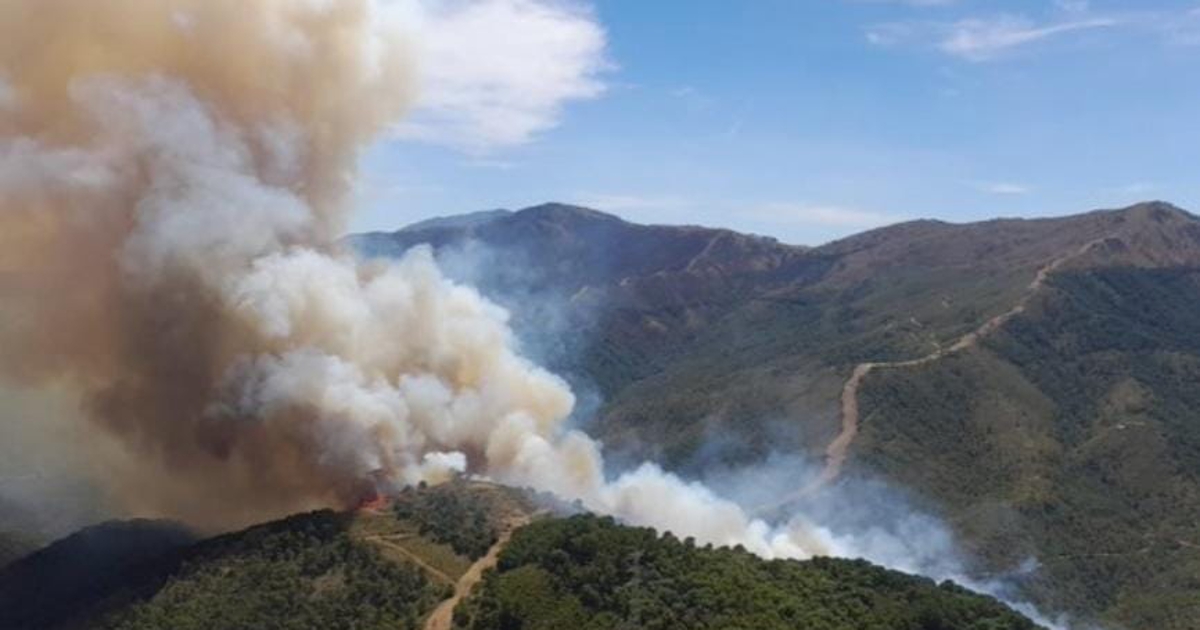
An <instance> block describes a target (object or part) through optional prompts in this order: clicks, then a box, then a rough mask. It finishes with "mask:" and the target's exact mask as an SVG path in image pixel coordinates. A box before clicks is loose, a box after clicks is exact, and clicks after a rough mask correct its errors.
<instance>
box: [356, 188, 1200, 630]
mask: <svg viewBox="0 0 1200 630" xmlns="http://www.w3.org/2000/svg"><path fill="white" fill-rule="evenodd" d="M363 239H364V240H363V241H362V242H360V244H362V243H369V244H370V247H367V249H368V250H369V251H371V252H374V253H377V254H379V253H386V254H389V255H390V254H395V253H397V252H399V251H402V250H403V249H404V248H406V247H409V246H412V245H414V244H417V243H422V242H429V243H432V244H433V245H436V246H438V247H439V248H440V251H441V252H442V255H443V256H444V257H445V258H446V259H447V260H448V261H450V262H451V263H454V264H456V265H459V267H458V268H464V267H463V265H464V260H465V261H468V262H471V261H474V262H476V263H478V261H480V260H483V261H485V263H486V264H484V265H482V266H483V267H484V268H485V269H489V270H494V269H502V270H504V269H507V270H510V271H508V272H506V271H499V272H488V273H483V274H479V273H476V272H474V271H472V272H464V273H463V274H462V277H463V279H465V280H467V281H471V282H475V283H477V284H478V285H479V286H481V288H482V289H483V290H484V291H485V292H487V293H489V294H490V295H492V296H493V297H495V298H496V299H498V300H500V301H502V302H504V303H505V304H506V305H507V306H509V307H510V308H512V309H513V310H514V317H515V321H516V322H517V324H518V330H519V331H520V332H522V333H523V334H524V338H525V339H526V342H527V344H529V345H532V346H533V347H535V348H537V349H543V350H544V349H545V346H546V345H547V342H546V339H547V338H548V337H549V338H552V339H556V340H560V343H559V344H558V345H554V344H549V346H550V350H552V351H551V352H548V353H545V354H544V356H545V357H547V358H548V360H549V363H550V365H551V367H553V368H555V369H557V370H559V371H562V372H563V373H565V374H567V375H568V376H569V377H570V378H571V379H572V380H573V381H574V382H575V383H576V384H577V386H578V389H579V391H580V392H582V393H583V394H584V399H583V400H584V402H585V403H587V402H588V401H589V400H592V398H589V397H588V395H589V393H591V392H593V391H595V392H597V393H598V396H596V397H594V398H595V399H598V400H599V401H601V404H600V405H599V406H598V408H596V409H594V410H593V409H591V408H589V409H587V414H588V417H587V420H588V425H587V426H588V430H589V431H590V432H593V433H595V434H596V435H597V436H598V437H600V438H601V439H602V440H603V441H604V443H605V445H606V447H607V448H608V450H609V451H610V452H613V453H616V454H618V456H620V455H625V456H627V457H628V458H630V459H635V460H636V459H639V458H642V457H652V458H655V459H657V460H658V461H662V462H664V463H665V464H666V465H667V466H668V467H670V468H672V469H675V470H679V471H682V472H685V473H694V474H703V473H704V472H705V471H706V470H708V469H709V468H710V467H711V466H712V465H713V464H714V463H718V464H732V465H738V464H753V463H757V462H761V461H763V459H764V458H765V457H767V456H769V455H771V454H785V455H792V454H797V453H799V454H802V455H805V456H807V457H808V459H809V460H810V461H811V462H813V463H817V464H819V463H820V462H822V461H823V458H824V457H825V454H826V449H827V447H829V446H830V445H831V443H833V442H834V439H835V437H837V436H839V435H840V434H844V435H845V437H847V440H848V441H847V448H846V453H847V456H848V458H849V459H848V462H847V465H846V467H845V470H846V472H847V473H848V474H851V475H865V476H867V477H870V478H876V479H883V480H885V481H888V482H890V483H892V484H894V486H895V487H898V488H902V489H904V490H905V491H907V492H910V493H912V494H913V496H915V497H917V498H918V500H919V501H921V502H922V503H923V504H925V505H927V506H929V509H931V510H933V511H935V512H939V513H943V514H946V515H947V516H948V517H949V520H950V523H951V525H952V526H953V527H954V528H955V529H956V531H957V533H958V534H959V535H960V538H961V540H962V542H963V544H964V545H965V546H967V547H968V548H970V549H972V550H974V551H975V552H977V554H978V556H979V558H980V559H981V563H980V566H981V567H982V568H986V569H988V570H997V569H1000V570H1013V571H1016V570H1018V569H1019V571H1017V573H1016V574H1017V575H1020V576H1024V577H1023V578H1022V579H1023V580H1024V585H1025V587H1026V589H1027V591H1028V593H1029V596H1030V597H1033V598H1034V599H1037V600H1039V601H1041V602H1043V603H1045V604H1046V605H1047V607H1048V608H1050V609H1060V610H1068V611H1071V612H1073V613H1075V614H1077V615H1081V616H1083V617H1085V618H1086V617H1089V616H1092V615H1099V616H1102V617H1104V618H1106V619H1110V620H1115V621H1118V622H1121V623H1128V624H1129V625H1130V626H1132V627H1144V626H1145V625H1146V624H1151V625H1152V626H1157V627H1164V628H1181V629H1182V628H1188V627H1189V625H1188V624H1190V623H1191V622H1190V620H1191V619H1192V618H1193V617H1194V615H1193V614H1192V612H1193V611H1196V610H1200V601H1195V597H1196V595H1195V593H1197V592H1200V588H1198V586H1197V582H1196V579H1197V578H1196V576H1198V575H1200V567H1198V566H1197V565H1196V563H1197V562H1198V561H1200V557H1198V556H1200V547H1198V546H1197V545H1198V544H1200V540H1198V539H1200V532H1197V531H1196V530H1195V527H1194V526H1193V525H1192V524H1193V523H1196V522H1200V518H1198V516H1200V513H1198V511H1197V510H1198V509H1200V508H1198V507H1197V506H1198V505H1200V501H1198V500H1197V499H1196V496H1197V494H1198V493H1200V485H1198V484H1197V483H1196V479H1197V477H1200V461H1198V458H1197V457H1196V455H1195V453H1196V448H1197V447H1196V444H1195V442H1196V436H1195V435H1194V430H1195V427H1197V426H1200V415H1198V413H1200V412H1197V410H1198V409H1200V405H1197V404H1196V403H1197V402H1198V401H1197V400H1195V397H1196V391H1198V390H1200V388H1197V387H1196V386H1195V384H1196V383H1197V382H1200V381H1198V379H1197V373H1198V372H1197V367H1196V362H1197V354H1196V352H1195V340H1196V339H1200V334H1197V333H1200V288H1198V286H1197V282H1196V280H1195V275H1196V271H1195V270H1196V269H1198V268H1200V221H1198V220H1197V219H1196V217H1194V216H1192V215H1191V214H1189V213H1187V212H1185V211H1183V210H1180V209H1178V208H1175V207H1173V206H1171V205H1170V204H1166V203H1161V202H1153V203H1145V204H1138V205H1136V206H1132V207H1129V208H1124V209H1119V210H1102V211H1094V212H1089V213H1086V214H1080V215H1074V216H1067V217H1061V218H1052V219H1034V220H1023V219H998V220H993V221H986V222H981V223H971V224H962V225H955V224H948V223H943V222H938V221H914V222H910V223H905V224H900V225H895V226H891V227H886V228H882V229H878V230H873V231H870V232H866V233H863V234H860V235H857V236H852V237H850V238H847V239H843V240H841V241H837V242H834V243H830V244H828V245H824V246H821V247H816V248H799V247H791V246H788V245H784V244H780V243H777V242H775V241H772V240H770V239H759V238H755V237H748V236H743V235H736V234H733V233H729V232H726V231H721V230H705V229H703V228H692V227H664V226H639V225H635V224H630V223H626V222H623V221H620V220H619V219H616V218H615V217H611V216H607V215H602V214H599V213H596V212H594V211H590V210H586V209H580V208H573V207H569V206H559V205H554V204H551V205H548V206H540V207H535V208H530V209H527V210H523V211H519V212H515V213H501V214H493V215H487V216H484V217H480V218H478V219H477V220H472V221H470V222H468V225H467V226H465V227H464V226H462V225H456V224H454V223H443V224H438V225H435V226H433V227H432V228H422V229H416V230H411V231H410V230H402V231H400V232H398V233H395V234H375V235H369V236H367V237H363ZM389 248H390V249H389ZM499 263H504V264H499ZM452 268H453V267H452ZM465 268H466V269H476V268H475V267H472V266H471V265H470V264H466V265H465ZM512 269H517V270H518V271H517V272H516V273H512V272H511V270H512ZM496 273H500V274H501V276H500V277H497V276H496ZM506 273H507V274H509V275H504V274H506ZM548 304H549V305H552V306H549V307H548V306H547V305H548ZM522 322H526V324H525V325H524V327H522ZM563 322H565V324H564V323H563ZM980 331H984V333H983V334H980ZM539 358H540V357H539ZM868 363H876V364H887V365H904V364H911V365H908V366H907V367H904V368H902V369H901V368H897V369H887V368H881V369H877V370H874V371H871V372H870V374H868V375H867V376H866V377H864V378H863V379H862V383H861V384H860V385H859V392H860V393H859V394H858V395H856V396H854V397H853V398H855V401H854V402H855V403H857V404H858V405H859V406H860V407H861V414H860V415H861V418H860V419H859V420H860V421H861V426H859V427H856V429H857V431H858V434H857V436H856V435H855V434H854V433H853V432H851V433H849V434H846V427H845V426H844V424H843V421H844V420H845V414H844V413H843V411H844V405H845V400H844V396H845V391H844V389H845V387H846V385H847V383H848V382H849V380H850V378H851V375H852V374H853V373H854V371H855V369H856V367H859V366H862V365H864V364H868ZM593 411H594V414H593V413H592V412H593ZM593 415H594V418H593ZM833 481H835V482H836V475H834V479H833ZM1039 562H1040V565H1037V563H1039ZM1031 566H1037V567H1038V568H1037V569H1036V570H1034V571H1032V572H1031V571H1029V568H1030V567H1031Z"/></svg>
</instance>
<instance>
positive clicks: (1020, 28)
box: [939, 16, 1120, 61]
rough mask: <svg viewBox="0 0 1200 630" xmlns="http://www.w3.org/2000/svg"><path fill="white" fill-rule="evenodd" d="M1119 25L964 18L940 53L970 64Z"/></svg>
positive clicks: (1094, 20)
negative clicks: (1022, 47)
mask: <svg viewBox="0 0 1200 630" xmlns="http://www.w3.org/2000/svg"><path fill="white" fill-rule="evenodd" d="M1118 24H1120V22H1119V21H1117V20H1115V19H1113V18H1090V19H1083V20H1074V21H1069V22H1058V23H1054V24H1034V23H1033V22H1031V21H1029V20H1027V19H1025V18H1020V17H1012V16H1001V17H998V18H991V19H967V20H961V21H959V22H956V23H955V24H954V25H953V26H952V28H951V29H950V33H949V35H948V36H947V37H946V38H945V39H944V40H943V41H942V42H941V44H940V45H939V48H941V50H942V51H943V52H946V53H948V54H951V55H954V56H956V57H961V58H963V59H967V60H969V61H987V60H989V59H993V58H995V57H997V56H998V55H1000V54H1002V53H1004V52H1007V51H1009V50H1012V49H1015V48H1018V47H1021V46H1025V45H1027V44H1032V43H1035V42H1039V41H1042V40H1045V39H1049V38H1051V37H1055V36H1058V35H1065V34H1067V33H1074V32H1078V31H1087V30H1092V29H1098V28H1108V27H1112V26H1116V25H1118Z"/></svg>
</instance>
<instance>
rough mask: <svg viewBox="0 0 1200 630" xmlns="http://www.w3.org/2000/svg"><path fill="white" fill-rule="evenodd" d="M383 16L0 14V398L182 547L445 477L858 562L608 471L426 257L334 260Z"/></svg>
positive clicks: (639, 473)
mask: <svg viewBox="0 0 1200 630" xmlns="http://www.w3.org/2000/svg"><path fill="white" fill-rule="evenodd" d="M384 9H385V7H383V6H381V5H377V4H375V3H373V2H370V1H369V0H258V1H256V2H244V1H243V0H109V1H108V2H104V3H97V2H94V1H93V0H52V1H47V0H12V1H9V2H5V3H3V4H0V76H2V77H3V80H2V81H0V304H3V307H2V308H3V310H2V311H0V347H3V349H4V350H3V354H2V356H0V374H2V375H3V377H4V379H5V380H6V381H7V382H9V383H12V384H18V385H20V386H23V387H28V388H34V387H46V386H53V387H58V388H67V389H69V390H71V391H72V392H74V394H75V395H77V396H78V398H79V400H80V401H81V406H82V409H83V412H84V415H85V417H86V423H84V424H83V425H81V426H80V427H79V428H78V430H79V431H80V434H79V435H80V436H81V437H80V439H82V440H88V439H91V438H90V437H89V432H91V431H97V432H100V433H101V434H103V435H104V436H108V437H115V438H116V442H117V443H118V444H119V445H120V449H119V451H117V453H116V454H115V455H111V456H108V457H106V458H105V459H104V462H103V466H102V468H103V470H104V482H105V483H106V484H107V485H108V486H109V488H110V490H111V492H112V493H113V494H114V496H116V497H118V498H119V499H120V500H121V501H122V502H123V503H124V505H125V506H126V508H127V509H128V510H129V511H131V512H137V513H141V514H148V515H159V516H171V517H175V518H180V519H183V520H186V521H187V522H189V523H192V524H194V525H197V526H200V527H207V528H227V527H233V526H238V525H242V524H246V523H249V522H252V521H256V520H260V519H263V518H267V517H271V516H278V515H281V514H284V513H287V512H291V511H295V510H299V509H304V508H310V507H314V506H327V505H334V506H343V507H344V506H349V505H353V504H355V503H356V502H358V501H360V500H361V499H363V497H364V496H367V495H369V494H371V493H372V492H375V491H376V490H378V489H384V490H386V489H387V488H389V487H394V486H399V485H402V484H409V483H415V482H417V481H421V480H425V481H437V480H439V479H441V478H444V477H445V476H446V475H447V474H449V473H450V472H452V471H455V470H461V469H466V470H468V471H471V472H474V473H478V474H483V475H487V476H490V477H492V478H494V479H497V480H499V481H503V482H508V483H513V484H521V485H529V486H533V487H536V488H539V489H543V490H549V491H552V492H555V493H558V494H560V495H562V496H564V497H568V498H572V499H579V500H580V501H582V502H583V503H584V504H585V505H586V506H588V507H589V508H591V509H594V510H597V511H601V512H605V513H609V514H613V515H616V516H618V517H621V518H624V519H626V520H628V521H630V522H633V523H637V524H643V525H650V526H654V527H657V528H661V529H669V530H672V531H674V532H676V533H677V534H679V535H681V536H694V537H696V538H697V539H699V540H700V541H703V542H711V543H715V544H721V545H734V544H741V545H744V546H745V547H746V548H748V549H750V550H751V551H753V552H755V553H758V554H761V555H763V556H766V557H795V558H803V557H808V556H811V555H814V554H832V555H864V554H866V555H871V553H872V552H871V550H869V549H863V548H860V546H859V542H860V541H847V540H846V539H845V537H844V536H841V535H839V534H838V533H837V532H834V531H831V530H830V529H829V528H828V527H824V526H821V525H820V524H819V523H816V522H814V521H813V520H812V519H811V518H807V517H805V516H804V515H797V516H794V517H792V518H789V519H787V520H786V521H785V522H784V523H782V524H770V523H767V522H766V521H763V520H759V519H755V518H752V517H750V516H749V515H748V514H747V513H746V512H745V511H744V510H742V509H741V508H740V507H739V506H738V505H737V504H736V503H734V502H733V501H730V500H727V499H725V498H722V497H720V496H718V495H717V494H715V493H714V492H712V491H711V490H710V489H708V488H707V487H705V486H703V485H701V484H698V483H690V482H686V481H684V480H682V479H680V478H678V477H677V476H674V475H672V474H669V473H667V472H664V471H663V470H661V469H660V468H658V467H657V466H655V465H654V464H650V463H647V464H644V465H642V466H640V467H638V468H636V469H634V470H632V471H630V472H627V473H625V474H622V475H620V476H618V477H616V478H606V475H605V473H604V465H603V459H602V456H601V453H600V449H599V447H598V446H597V444H596V443H595V442H594V441H593V440H592V439H590V438H589V437H588V436H587V435H585V434H584V433H581V432H579V431H573V430H569V429H568V428H566V427H565V426H564V422H565V421H566V419H567V418H568V416H569V415H570V414H571V411H572V407H573V405H574V403H575V400H574V397H573V395H572V392H571V391H570V389H569V388H568V387H567V386H566V384H565V383H564V381H562V380H561V379H559V378H558V377H556V376H554V375H552V374H550V373H548V372H546V371H544V370H542V369H540V368H538V367H537V366H535V365H533V364H532V363H531V362H529V361H528V360H526V359H525V358H523V357H522V356H521V355H520V354H518V352H517V351H516V350H515V349H514V348H515V345H514V343H513V338H512V333H511V332H510V329H509V326H508V321H507V318H508V315H507V313H506V312H505V311H504V310H503V309H501V308H499V307H497V306H494V305H493V304H491V303H489V302H488V301H486V300H485V299H483V298H482V297H480V295H479V294H478V293H477V292H476V291H474V290H472V289H470V288H467V287H465V286H462V285H458V284H455V283H453V282H451V281H449V280H447V279H446V278H445V277H444V276H443V275H442V274H441V273H440V271H439V269H438V268H437V266H436V264H435V263H434V260H433V257H432V255H431V253H430V252H429V251H428V250H424V249H417V250H414V251H411V252H409V253H408V254H406V255H405V256H404V257H403V258H401V259H400V260H398V261H395V262H391V263H384V262H378V261H376V262H371V263H360V262H359V261H357V260H356V259H355V258H354V257H353V256H352V255H350V254H349V253H347V252H344V251H342V250H341V249H340V248H339V245H338V241H337V237H338V236H339V235H340V233H341V229H342V226H343V225H344V223H345V219H346V213H347V208H346V203H345V200H346V195H347V192H348V191H349V189H350V185H351V183H352V181H353V177H354V171H355V163H356V157H357V155H358V152H359V151H360V150H361V149H362V148H363V147H364V146H365V145H366V144H367V143H369V142H371V141H373V140H375V139H376V138H378V136H379V135H380V134H381V133H382V132H383V131H384V130H385V129H386V128H387V126H388V125H390V124H393V123H394V122H395V121H396V120H397V119H398V118H399V117H400V115H401V114H402V113H403V111H404V109H405V106H406V104H407V103H408V101H409V96H410V93H411V92H412V91H413V89H414V88H415V86H413V85H412V82H411V80H410V73H411V65H410V61H411V60H410V59H409V57H408V55H407V54H406V53H405V48H404V46H403V45H402V42H398V41H397V40H396V39H395V38H393V37H391V36H390V35H389V29H390V28H391V26H392V25H391V24H390V23H389V17H388V15H387V12H386V11H385V10H384ZM12 421H14V420H13V419H12V417H11V416H8V417H6V418H5V422H12ZM25 421H27V420H25ZM876 555H877V554H876ZM892 564H897V563H896V562H892ZM918 568H919V567H918Z"/></svg>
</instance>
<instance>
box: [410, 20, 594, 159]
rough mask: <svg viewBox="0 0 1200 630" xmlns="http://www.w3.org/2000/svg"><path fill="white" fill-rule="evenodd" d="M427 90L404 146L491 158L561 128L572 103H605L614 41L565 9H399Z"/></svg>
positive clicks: (420, 98)
mask: <svg viewBox="0 0 1200 630" xmlns="http://www.w3.org/2000/svg"><path fill="white" fill-rule="evenodd" d="M386 6H387V7H388V9H389V11H394V12H395V15H396V16H397V17H398V18H400V19H398V22H399V23H400V24H403V25H405V26H406V27H407V29H408V32H407V34H408V35H409V37H410V39H411V41H412V46H413V49H414V52H415V53H416V70H417V75H418V79H419V82H420V85H419V87H418V94H417V101H416V105H415V108H414V111H413V113H412V115H411V116H410V117H409V118H408V119H407V120H406V121H405V122H404V123H402V124H401V125H400V126H398V127H397V128H396V129H395V133H396V135H397V136H398V137H400V138H405V139H410V140H418V141H422V142H428V143H432V144H439V145H445V146H450V147H454V148H458V149H462V150H464V151H467V152H469V153H475V154H479V153H484V152H487V151H489V150H491V149H494V148H497V147H502V146H506V145H515V144H521V143H524V142H527V141H529V140H530V139H531V138H532V137H533V136H534V135H535V134H537V133H538V132H541V131H544V130H546V129H549V128H551V127H553V126H555V125H556V124H558V121H559V118H560V116H561V111H562V108H563V106H564V104H565V103H567V102H570V101H573V100H580V99H589V98H594V97H596V96H599V95H600V94H601V93H603V92H604V90H605V84H604V82H603V80H602V75H603V73H604V72H605V71H606V70H607V69H608V68H609V67H610V64H609V63H608V61H607V58H606V46H607V43H606V40H607V38H606V35H605V32H604V29H603V28H602V27H601V26H600V24H599V23H598V21H597V19H596V17H595V15H593V13H592V12H591V11H589V10H587V9H586V8H585V7H584V6H583V5H581V4H578V3H575V2H564V1H560V0H476V1H473V2H444V3H443V2H432V1H429V0H395V1H394V2H391V3H389V4H387V5H386Z"/></svg>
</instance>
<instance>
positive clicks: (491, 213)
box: [400, 208, 513, 232]
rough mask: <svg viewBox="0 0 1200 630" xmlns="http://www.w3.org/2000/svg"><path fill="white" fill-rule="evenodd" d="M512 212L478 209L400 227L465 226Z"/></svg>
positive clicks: (452, 227) (412, 230)
mask: <svg viewBox="0 0 1200 630" xmlns="http://www.w3.org/2000/svg"><path fill="white" fill-rule="evenodd" d="M512 214H513V212H512V210H504V209H501V208H497V209H495V210H480V211H478V212H468V213H466V214H455V215H451V216H448V217H433V218H431V219H425V220H424V221H417V222H416V223H411V224H409V225H406V226H404V227H403V228H401V229H400V231H401V232H422V231H425V230H437V229H455V228H467V227H472V226H476V225H480V224H483V223H490V222H492V221H495V220H496V219H502V218H504V217H507V216H511V215H512Z"/></svg>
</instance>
